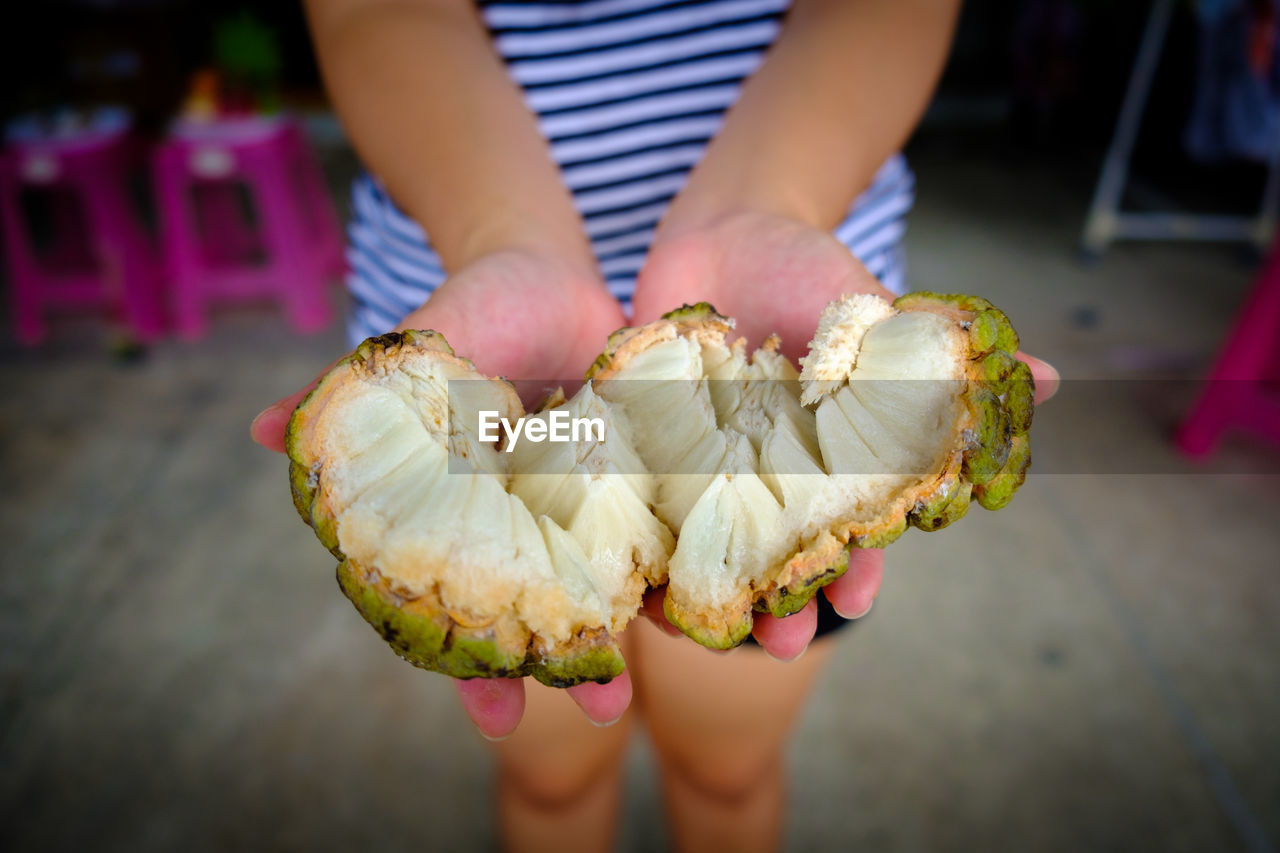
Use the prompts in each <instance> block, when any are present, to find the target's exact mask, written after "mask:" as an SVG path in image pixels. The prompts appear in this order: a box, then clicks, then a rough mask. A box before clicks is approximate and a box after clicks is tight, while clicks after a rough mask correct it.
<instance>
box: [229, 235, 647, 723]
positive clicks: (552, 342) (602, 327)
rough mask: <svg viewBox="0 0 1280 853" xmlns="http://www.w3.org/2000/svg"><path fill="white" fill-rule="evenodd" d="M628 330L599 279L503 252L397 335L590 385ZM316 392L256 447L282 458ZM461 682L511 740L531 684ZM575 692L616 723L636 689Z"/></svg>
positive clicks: (483, 261) (600, 687)
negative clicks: (588, 377) (419, 335)
mask: <svg viewBox="0 0 1280 853" xmlns="http://www.w3.org/2000/svg"><path fill="white" fill-rule="evenodd" d="M623 325H625V319H624V318H623V315H622V311H621V309H620V307H619V306H618V303H617V301H615V300H614V299H613V298H612V297H611V296H609V294H608V292H607V291H606V290H605V288H604V285H603V284H602V283H600V282H599V280H598V277H597V276H596V275H595V273H594V272H593V271H591V270H584V269H577V268H575V267H573V266H571V265H568V264H564V263H562V262H559V261H558V260H556V259H555V258H551V257H544V256H539V255H536V254H533V253H529V252H517V251H504V252H499V253H495V254H491V255H486V256H485V257H483V258H480V259H479V260H477V261H476V262H474V263H472V264H469V265H468V266H466V267H465V268H463V269H461V270H459V271H458V272H457V273H455V274H454V275H452V276H450V277H449V279H448V280H447V281H446V282H445V283H444V284H443V285H442V286H441V287H440V288H439V290H437V291H436V292H435V293H434V294H433V295H432V297H431V299H430V300H428V301H427V303H426V304H425V305H423V306H422V307H421V308H419V309H418V310H416V311H414V312H412V313H411V314H409V315H408V316H406V317H405V318H404V320H403V321H402V322H401V323H400V325H399V326H398V327H397V328H398V329H434V330H436V331H438V332H441V333H443V334H444V336H445V338H446V339H447V340H448V341H449V344H450V346H452V347H453V348H454V350H455V351H456V352H457V353H458V354H459V355H462V356H465V357H467V358H469V359H471V360H472V361H473V362H474V363H475V365H476V368H477V369H478V370H480V371H481V372H483V373H486V374H488V375H497V376H505V377H507V378H508V379H555V380H559V379H572V378H575V377H580V376H582V375H583V373H584V372H585V371H586V369H587V367H588V366H589V365H590V364H591V361H592V359H594V358H595V356H596V355H597V354H598V352H599V350H600V348H601V346H602V345H603V341H604V340H605V339H606V337H607V336H608V335H609V333H611V332H613V331H615V330H616V329H618V328H619V327H621V326H623ZM325 372H327V371H325ZM321 375H323V373H322V374H321ZM317 380H318V377H317ZM314 384H315V383H314V382H313V383H312V385H314ZM310 387H311V386H308V387H307V388H304V389H302V390H301V391H298V392H297V393H294V394H290V395H289V396H288V397H285V398H284V399H282V400H279V401H277V402H275V403H273V404H272V405H270V406H268V407H267V408H266V410H264V411H263V412H262V413H261V414H259V415H258V417H257V418H255V419H254V421H253V425H252V427H251V428H250V432H251V434H252V436H253V439H254V441H256V442H258V443H259V444H261V445H262V446H263V447H266V448H268V449H270V450H274V451H277V452H279V453H283V452H284V433H285V428H286V426H287V425H288V422H289V417H290V415H291V414H292V413H293V410H294V408H295V407H296V406H297V405H298V403H299V402H301V400H302V398H303V397H304V396H305V395H306V394H307V392H308V391H309V390H310ZM455 683H456V685H457V688H458V694H459V696H460V697H461V700H462V706H463V708H464V709H465V710H466V712H467V714H468V715H469V716H470V717H471V719H472V721H473V722H474V723H475V725H476V728H478V729H479V730H480V733H481V734H483V735H484V736H485V737H488V738H501V737H505V736H506V735H508V734H510V733H511V732H512V731H513V730H514V729H515V727H516V724H517V723H519V722H520V716H521V714H522V713H523V712H524V682H523V680H522V679H485V678H476V679H471V680H469V681H456V682H455ZM568 693H569V695H570V696H572V697H573V698H574V700H575V701H576V702H577V703H578V705H580V706H581V707H582V710H583V711H584V712H585V713H586V715H587V716H588V717H589V718H591V720H593V721H594V722H597V723H602V724H603V723H609V722H612V721H613V720H616V719H617V718H618V717H620V716H621V715H622V712H623V711H625V710H626V708H627V705H628V704H630V702H631V681H630V679H629V677H628V675H627V673H626V672H625V671H624V672H623V673H622V675H620V676H618V677H617V678H615V679H613V680H612V681H610V682H609V683H608V684H594V683H587V684H582V685H579V686H578V687H571V688H569V690H568Z"/></svg>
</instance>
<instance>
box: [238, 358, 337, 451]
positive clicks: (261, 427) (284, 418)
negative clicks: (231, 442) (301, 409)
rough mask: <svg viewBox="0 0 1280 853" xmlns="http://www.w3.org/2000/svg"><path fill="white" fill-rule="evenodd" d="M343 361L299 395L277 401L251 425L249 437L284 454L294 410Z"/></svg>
mask: <svg viewBox="0 0 1280 853" xmlns="http://www.w3.org/2000/svg"><path fill="white" fill-rule="evenodd" d="M341 361H342V359H335V360H334V361H332V362H330V363H329V365H328V366H327V367H326V368H325V369H324V370H322V371H320V372H319V373H317V374H316V378H315V379H312V380H311V381H310V382H308V383H307V387H306V388H303V389H302V390H301V391H298V392H297V393H294V394H290V395H289V396H288V397H285V398H284V399H283V400H276V401H275V402H274V403H272V404H271V405H270V406H267V407H266V408H265V409H263V410H262V411H261V412H259V413H258V416H257V417H256V418H254V419H253V423H251V424H249V435H250V436H251V437H252V438H253V440H254V441H256V442H257V443H258V444H261V445H262V446H263V447H265V448H266V449H267V450H274V451H275V452H276V453H284V451H285V446H284V434H285V430H286V429H288V427H289V418H291V417H293V410H294V409H296V408H298V404H299V403H301V402H302V398H303V397H305V396H307V395H308V394H310V393H311V389H312V388H314V387H316V386H317V385H319V384H320V380H321V379H323V378H325V377H326V376H328V375H329V372H330V371H331V370H333V369H334V368H335V367H337V366H338V363H339V362H341Z"/></svg>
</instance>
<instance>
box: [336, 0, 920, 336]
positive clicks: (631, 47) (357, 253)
mask: <svg viewBox="0 0 1280 853" xmlns="http://www.w3.org/2000/svg"><path fill="white" fill-rule="evenodd" d="M789 2H790V0H702V2H670V0H582V1H581V2H482V3H481V12H482V15H483V18H484V20H485V22H486V24H487V25H488V27H489V30H490V32H491V35H492V39H493V44H494V46H495V47H496V49H497V51H498V53H499V54H500V55H501V56H502V58H503V59H504V61H505V62H506V66H507V70H508V72H509V73H510V74H511V76H512V78H513V79H514V80H515V81H516V82H517V83H518V84H519V85H520V87H521V89H522V91H523V93H524V99H525V102H526V104H527V105H528V106H529V108H530V109H531V110H532V111H533V113H534V114H535V115H536V116H537V120H538V126H539V128H540V129H541V131H542V133H543V134H544V135H545V137H546V139H547V141H548V143H549V144H550V149H551V154H552V157H553V158H554V159H555V161H556V162H557V163H558V164H559V166H560V169H561V174H562V176H563V178H564V181H565V184H566V185H567V186H568V188H569V189H570V190H571V191H572V193H573V199H574V203H575V205H576V207H577V209H578V211H579V213H580V214H581V215H582V218H583V221H584V223H585V226H586V230H587V235H588V236H589V237H590V239H591V244H592V248H593V249H594V251H595V254H596V258H597V260H598V262H599V267H600V273H601V275H602V276H603V277H604V279H605V282H606V284H607V285H608V287H609V290H610V292H611V293H612V294H613V295H614V296H616V297H617V298H618V299H619V300H620V301H621V302H622V303H623V306H624V307H629V303H630V299H631V293H632V290H633V288H634V286H635V278H636V274H637V273H638V272H639V270H640V267H641V265H642V264H643V262H644V258H645V253H646V252H647V250H648V247H649V243H650V241H651V240H652V239H653V235H654V229H655V227H656V226H657V223H658V220H659V219H660V218H661V217H662V214H663V212H664V211H665V210H666V207H667V204H668V203H669V202H670V201H671V199H672V197H673V196H674V195H675V194H676V193H677V192H678V191H679V190H680V188H681V187H682V186H684V182H685V179H686V177H687V176H688V173H689V170H690V169H691V168H692V167H693V165H694V164H695V163H697V161H698V159H699V158H700V157H701V156H702V152H703V150H704V149H705V148H706V145H707V142H708V141H709V140H710V139H711V137H712V136H713V135H714V134H715V133H716V131H717V130H719V128H720V125H721V123H722V121H723V118H724V114H725V111H726V110H727V109H728V108H729V107H730V106H731V105H732V104H733V102H734V101H735V100H736V99H737V97H738V92H739V90H740V88H741V85H742V82H743V80H744V79H745V78H746V77H747V76H748V75H749V74H751V72H753V71H754V70H755V69H756V68H758V67H759V65H760V63H761V61H762V60H763V58H764V54H765V51H766V50H767V49H768V47H769V46H770V45H771V44H772V43H773V41H774V39H775V38H777V36H778V33H779V31H780V29H781V26H782V18H783V15H784V14H785V12H786V9H787V6H788V5H789ZM913 188H914V178H913V176H912V174H911V171H910V170H909V169H908V168H907V165H906V162H905V160H904V159H903V157H902V155H900V154H896V155H894V156H893V157H891V158H890V159H889V160H888V161H887V162H886V163H885V164H884V165H883V166H882V167H881V168H880V170H879V171H878V172H877V174H876V176H875V178H874V180H873V181H872V183H871V185H870V187H868V189H867V190H866V191H865V192H863V193H862V194H861V195H860V196H859V197H858V198H857V199H855V200H854V202H853V204H852V205H851V206H850V209H849V213H848V215H847V216H846V217H845V219H844V221H843V222H841V223H840V225H838V226H837V227H836V229H835V231H834V233H835V236H836V237H837V239H839V240H840V241H841V242H843V243H844V244H845V245H846V246H848V247H849V249H850V251H852V252H853V253H854V255H856V256H857V257H858V258H859V259H860V260H862V262H863V263H864V264H866V266H867V268H868V269H869V270H870V271H871V272H872V273H873V274H874V275H876V276H878V277H879V278H880V280H881V281H882V282H883V283H884V284H885V286H886V287H888V288H889V289H890V290H893V291H896V292H901V291H902V288H903V285H904V275H905V267H904V264H903V259H902V237H903V234H904V233H905V230H906V221H905V218H906V214H907V211H908V210H909V209H910V207H911V204H912V201H913V198H914V192H913ZM352 210H353V218H352V222H351V224H350V226H349V230H348V233H349V237H350V244H349V248H348V252H347V257H348V260H349V262H350V273H349V275H348V279H347V283H348V287H349V289H350V291H351V295H352V297H353V299H352V304H353V308H352V315H351V318H350V322H349V324H348V333H349V337H350V339H351V342H352V345H353V346H354V345H355V343H357V342H359V341H360V340H363V339H364V338H365V337H368V336H370V335H375V334H380V333H382V332H385V331H387V330H389V329H391V328H392V327H393V326H395V325H396V324H397V323H399V322H400V320H401V318H403V317H404V316H405V315H406V314H408V313H409V312H410V311H412V310H414V309H416V308H418V307H419V306H420V305H421V304H422V303H423V302H424V301H426V299H427V297H428V296H429V295H430V293H431V291H433V290H434V289H435V288H436V287H438V286H439V285H440V284H441V283H442V282H443V281H444V277H445V272H444V268H443V266H442V265H441V263H440V258H439V257H438V256H437V255H436V253H435V252H434V251H433V250H432V248H431V245H430V242H429V240H428V238H427V235H426V234H425V233H424V232H423V230H422V228H421V227H420V226H419V225H418V224H417V222H415V221H414V220H413V219H411V218H409V216H407V215H406V214H405V213H403V212H402V211H401V210H399V209H398V208H397V207H396V206H395V204H394V203H393V202H392V200H391V199H390V197H389V196H388V195H387V193H386V191H385V190H384V189H383V188H382V186H381V184H380V183H379V181H378V180H377V178H375V177H373V176H372V175H369V174H362V175H360V176H359V177H358V178H357V179H356V181H355V183H354V186H353V192H352Z"/></svg>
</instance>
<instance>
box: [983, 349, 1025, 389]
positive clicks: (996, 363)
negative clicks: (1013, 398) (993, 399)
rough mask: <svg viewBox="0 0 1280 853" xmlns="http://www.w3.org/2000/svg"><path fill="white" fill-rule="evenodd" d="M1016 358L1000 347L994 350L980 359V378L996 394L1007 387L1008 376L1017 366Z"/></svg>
mask: <svg viewBox="0 0 1280 853" xmlns="http://www.w3.org/2000/svg"><path fill="white" fill-rule="evenodd" d="M1018 363H1019V362H1018V360H1017V359H1016V358H1014V357H1013V356H1012V355H1010V354H1009V353H1007V352H1005V351H1004V350H1002V349H998V350H994V351H993V352H992V353H991V354H990V355H988V356H987V357H986V358H984V359H983V360H982V378H983V379H984V380H986V382H987V386H988V387H989V388H990V389H991V390H992V391H994V392H995V393H996V394H1003V393H1004V392H1005V391H1006V390H1007V388H1008V382H1009V377H1010V376H1012V375H1013V371H1014V370H1015V369H1016V368H1017V366H1018Z"/></svg>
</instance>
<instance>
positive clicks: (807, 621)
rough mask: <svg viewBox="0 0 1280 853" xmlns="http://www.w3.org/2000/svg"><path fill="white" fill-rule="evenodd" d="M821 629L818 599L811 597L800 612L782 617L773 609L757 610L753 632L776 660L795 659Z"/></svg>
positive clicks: (761, 646) (758, 641) (763, 647)
mask: <svg viewBox="0 0 1280 853" xmlns="http://www.w3.org/2000/svg"><path fill="white" fill-rule="evenodd" d="M817 630H818V602H816V601H813V600H812V599H811V600H810V601H809V603H808V604H806V605H805V606H804V607H802V608H801V609H800V610H799V612H797V613H794V614H792V615H790V616H787V617H786V618H783V619H779V618H778V617H777V616H774V615H772V614H770V613H761V614H757V615H756V618H755V623H754V624H753V625H752V627H751V634H752V636H754V637H755V638H756V642H757V643H759V644H760V648H762V649H764V650H765V652H766V653H767V654H768V655H769V657H771V658H773V659H774V660H780V661H792V660H795V659H796V658H798V657H800V655H802V654H804V650H805V649H807V648H808V647H809V643H810V642H812V640H813V634H814V632H815V631H817Z"/></svg>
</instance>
